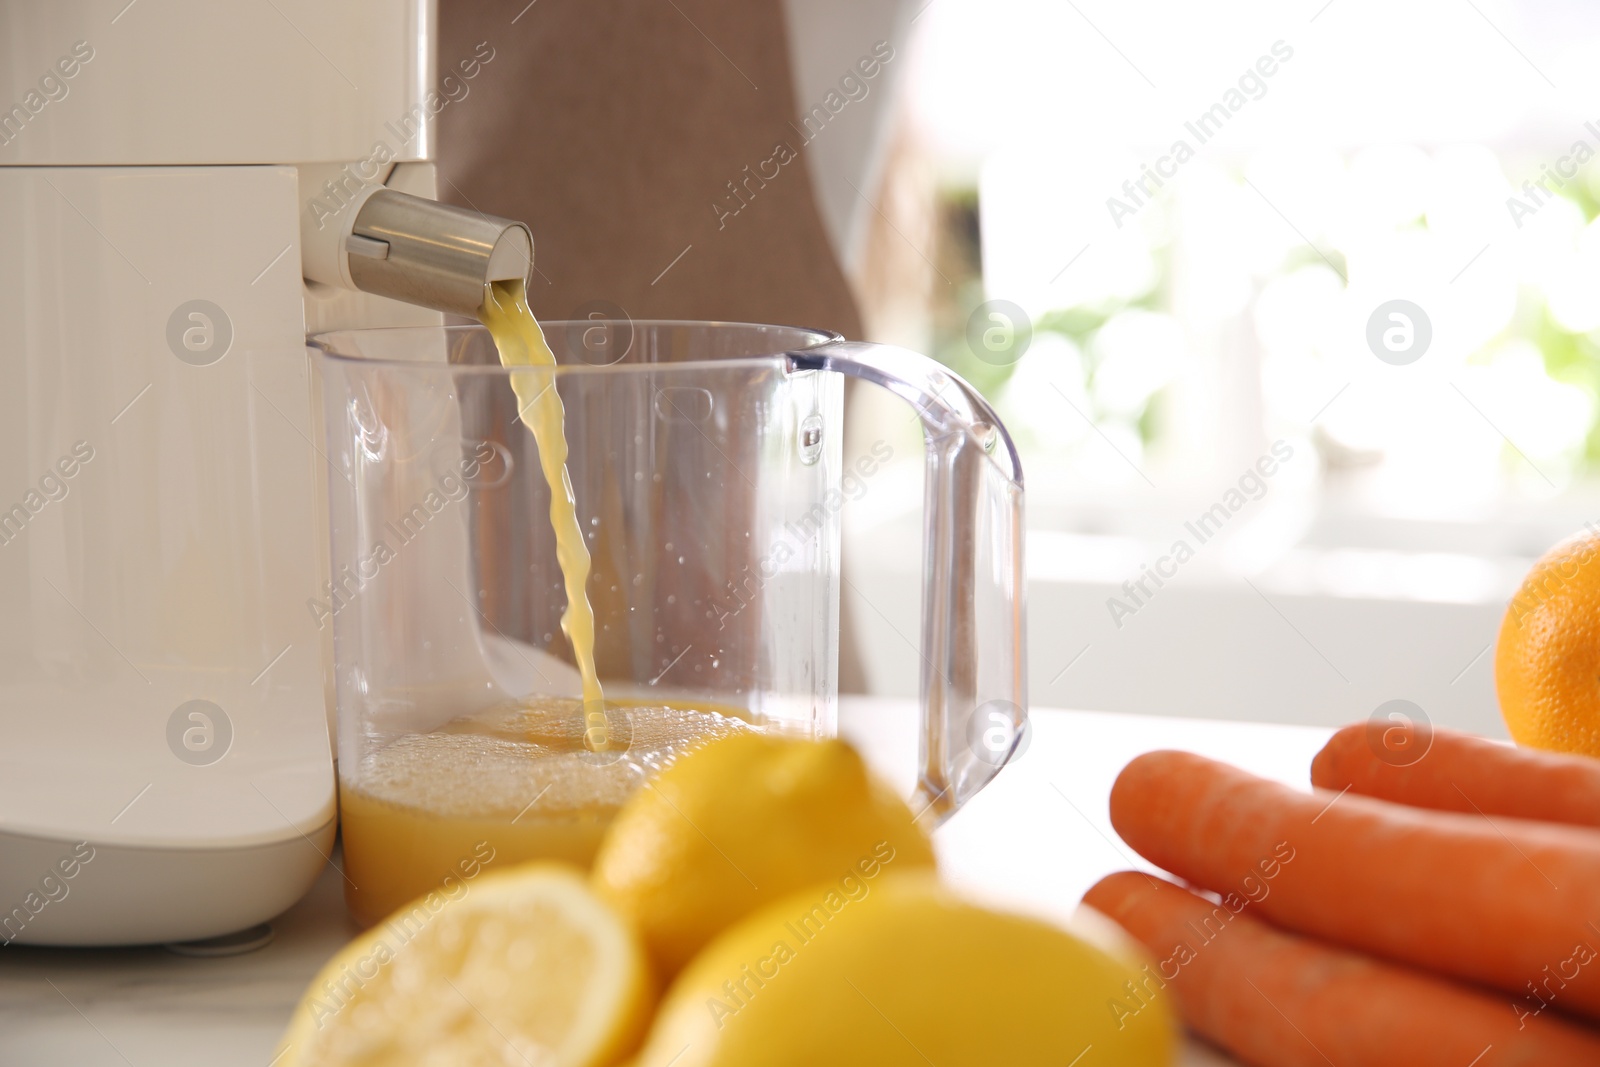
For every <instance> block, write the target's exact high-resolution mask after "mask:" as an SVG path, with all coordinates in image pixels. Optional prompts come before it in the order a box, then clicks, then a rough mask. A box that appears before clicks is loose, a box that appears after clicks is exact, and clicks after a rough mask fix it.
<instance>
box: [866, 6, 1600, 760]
mask: <svg viewBox="0 0 1600 1067" xmlns="http://www.w3.org/2000/svg"><path fill="white" fill-rule="evenodd" d="M1275 42H1282V44H1280V45H1279V50H1280V51H1282V50H1283V49H1284V47H1285V46H1287V48H1289V49H1292V51H1293V54H1292V58H1290V59H1288V60H1287V61H1281V60H1280V61H1276V70H1275V71H1274V73H1273V74H1272V75H1271V76H1270V77H1267V78H1263V79H1260V83H1259V84H1258V85H1255V86H1251V87H1249V88H1252V89H1254V91H1255V93H1256V94H1258V95H1259V98H1250V97H1249V96H1248V95H1247V97H1246V102H1245V103H1244V105H1243V107H1241V108H1239V110H1238V111H1237V113H1235V114H1232V116H1231V117H1230V118H1229V120H1228V121H1227V122H1226V124H1225V125H1224V127H1223V129H1222V130H1221V132H1220V133H1218V134H1217V135H1216V136H1215V137H1214V138H1212V139H1210V140H1209V141H1207V142H1206V143H1205V144H1203V145H1201V144H1199V142H1198V141H1197V139H1196V137H1195V136H1194V134H1193V133H1191V132H1190V131H1188V130H1187V129H1186V128H1185V122H1186V121H1193V120H1195V119H1196V118H1197V117H1198V116H1199V115H1200V114H1202V113H1204V112H1205V111H1206V110H1207V108H1209V107H1210V106H1211V105H1212V104H1215V103H1217V102H1219V101H1221V100H1222V99H1223V97H1224V94H1225V93H1226V92H1227V91H1228V90H1229V89H1231V88H1236V87H1237V86H1238V83H1239V79H1240V77H1241V76H1242V75H1244V74H1245V73H1246V72H1247V71H1249V70H1251V68H1253V67H1254V65H1255V64H1256V63H1257V61H1258V59H1259V58H1260V57H1262V56H1267V55H1270V54H1271V53H1272V49H1273V46H1274V44H1275ZM1597 46H1600V8H1597V7H1594V6H1586V5H1582V4H1579V3H1576V2H1542V3H1509V2H1491V0H1437V2H1435V0H1422V2H1416V3H1407V4H1393V3H1376V2H1368V0H1332V2H1325V0H1314V2H1312V3H1296V4H1287V5H1286V4H1282V3H1277V4H1269V3H1235V4H1223V5H1191V4H1182V3H1177V2H1169V0H1155V2H1147V3H1142V4H1137V5H1124V4H1116V3H1111V2H1109V0H1070V2H1069V0H1048V2H1043V0H933V2H932V3H929V4H927V6H926V7H925V8H923V9H922V10H921V13H920V14H918V15H917V16H916V20H915V22H914V23H913V26H912V36H911V40H910V44H909V46H908V49H907V56H906V57H905V62H906V68H905V75H904V82H903V84H902V87H901V88H902V91H903V95H902V97H901V102H900V107H901V113H900V115H899V118H898V120H897V124H896V133H895V135H894V138H893V141H894V148H893V149H891V151H890V157H889V162H888V164H887V167H886V169H885V173H884V176H883V180H882V183H881V188H880V189H879V192H878V195H877V207H878V208H879V209H881V210H880V217H881V219H882V221H883V224H884V225H883V226H882V227H880V230H881V231H882V232H880V233H876V234H874V235H873V237H872V238H870V239H869V241H868V250H867V254H866V261H867V262H866V266H865V267H864V268H863V275H864V278H863V282H862V286H861V288H862V289H863V291H864V292H865V294H866V297H865V303H866V310H867V315H868V320H869V328H870V329H871V330H872V332H873V333H874V334H875V335H876V336H878V337H880V339H892V340H897V341H900V342H901V343H905V344H908V345H910V346H913V347H920V348H922V349H923V350H924V351H930V352H933V353H935V354H936V355H938V356H939V357H940V358H941V359H943V360H945V361H946V362H947V363H949V364H950V365H952V366H953V367H955V368H957V369H958V370H960V371H961V372H962V373H963V374H965V375H967V376H968V377H969V378H970V379H971V380H972V381H973V382H974V383H975V384H977V385H979V387H980V388H982V389H983V390H984V391H985V392H986V394H988V395H989V396H990V397H991V399H993V400H994V402H995V403H996V404H997V406H998V407H999V409H1000V412H1001V414H1002V416H1003V417H1004V419H1005V420H1006V423H1007V425H1008V426H1009V427H1010V428H1011V430H1012V432H1013V433H1014V434H1015V436H1016V437H1017V438H1018V440H1019V443H1020V444H1021V447H1022V450H1023V457H1024V466H1025V469H1026V473H1027V479H1028V493H1029V511H1030V514H1029V519H1030V523H1029V526H1030V529H1029V537H1028V573H1029V596H1030V624H1031V640H1030V658H1031V663H1030V687H1031V690H1032V697H1033V702H1034V703H1036V704H1039V705H1056V706H1071V707H1089V708H1102V709H1110V710H1125V711H1138V712H1147V713H1156V714H1165V715H1207V716H1222V717H1228V718H1246V719H1263V720H1275V721H1288V722H1304V723H1322V724H1336V723H1341V722H1346V721H1350V720H1352V719H1356V718H1362V717H1365V716H1367V715H1369V714H1371V713H1373V711H1374V710H1375V709H1376V708H1378V707H1379V706H1380V705H1382V704H1384V703H1385V702H1387V701H1390V700H1394V699H1404V700H1409V701H1412V702H1414V703H1415V704H1416V705H1418V706H1419V707H1420V708H1421V709H1422V710H1423V713H1424V714H1426V715H1428V716H1429V717H1430V718H1432V719H1433V720H1434V721H1436V722H1440V723H1448V724H1452V725H1459V726H1463V727H1468V728H1472V729H1477V730H1483V731H1489V732H1503V728H1502V727H1501V726H1500V724H1499V716H1498V712H1497V709H1496V704H1495V700H1494V692H1493V677H1492V660H1493V649H1492V642H1493V640H1494V636H1495V633H1496V630H1497V627H1498V625H1499V621H1500V618H1501V616H1502V614H1503V612H1504V610H1505V605H1506V603H1507V600H1508V599H1509V597H1510V595H1511V594H1512V592H1514V590H1515V589H1516V586H1517V583H1518V582H1519V580H1520V578H1521V576H1522V574H1523V573H1524V572H1525V570H1526V568H1527V566H1528V565H1529V563H1530V562H1531V560H1532V558H1533V557H1535V556H1537V555H1539V554H1540V553H1541V552H1543V551H1544V549H1545V548H1547V547H1548V546H1549V545H1550V544H1552V543H1554V542H1555V541H1557V540H1559V539H1560V538H1561V537H1564V536H1566V535H1568V534H1570V533H1572V532H1575V531H1576V530H1578V529H1580V528H1581V527H1582V526H1583V524H1584V523H1585V522H1587V521H1589V520H1590V519H1597V520H1600V507H1597V502H1600V493H1597V481H1596V479H1597V477H1600V403H1597V399H1600V224H1596V223H1595V222H1594V219H1595V216H1596V214H1597V210H1600V165H1596V164H1595V163H1592V162H1588V160H1589V158H1590V156H1592V155H1594V154H1597V153H1600V67H1597V65H1596V64H1595V63H1594V62H1593V57H1594V56H1595V55H1596V54H1597ZM1263 89H1264V91H1263ZM1590 120H1594V121H1595V127H1594V128H1590V127H1589V126H1587V125H1586V123H1587V122H1589V121H1590ZM1179 138H1182V139H1184V140H1186V141H1187V142H1188V143H1189V145H1190V146H1191V147H1193V148H1195V149H1196V152H1195V155H1194V158H1192V159H1190V160H1188V161H1187V162H1185V163H1184V164H1183V165H1182V166H1181V167H1180V168H1179V169H1178V171H1177V174H1176V176H1175V177H1174V178H1171V179H1165V180H1164V184H1163V186H1162V187H1161V188H1160V189H1159V190H1157V191H1156V194H1155V196H1154V197H1152V198H1150V199H1148V200H1147V201H1146V202H1145V203H1143V204H1142V205H1141V206H1140V207H1139V208H1138V210H1137V211H1136V213H1134V214H1133V215H1132V216H1131V217H1128V218H1125V219H1123V220H1122V225H1121V226H1120V227H1119V226H1118V225H1117V224H1116V223H1115V222H1114V221H1113V219H1112V217H1111V214H1110V212H1109V211H1108V208H1107V198H1108V197H1112V196H1116V197H1119V198H1122V199H1124V200H1125V201H1126V200H1127V196H1126V194H1125V193H1124V192H1123V188H1122V186H1123V183H1124V182H1125V181H1128V180H1130V179H1137V178H1138V177H1139V175H1140V173H1141V166H1142V165H1146V164H1148V165H1154V164H1155V163H1156V161H1157V159H1158V158H1159V157H1161V156H1163V155H1167V154H1168V152H1169V150H1170V147H1171V145H1172V143H1173V142H1174V141H1175V140H1177V139H1179ZM1580 143H1581V145H1582V146H1583V147H1582V149H1581V150H1580V149H1578V145H1579V144H1580ZM1564 157H1565V158H1564ZM1561 171H1564V172H1565V175H1566V176H1565V177H1560V174H1559V172H1561ZM1550 174H1556V175H1557V176H1558V177H1560V181H1559V185H1558V181H1557V180H1556V179H1555V178H1549V179H1547V181H1548V185H1549V187H1550V188H1551V189H1552V190H1554V192H1553V193H1547V192H1545V191H1544V190H1542V189H1541V190H1538V192H1537V200H1535V199H1534V198H1531V197H1530V196H1529V195H1528V194H1527V193H1525V192H1523V189H1522V186H1523V183H1524V182H1525V181H1537V180H1538V179H1539V178H1540V177H1541V176H1544V175H1550ZM1141 196H1142V194H1141ZM1512 197H1518V198H1519V199H1520V200H1521V201H1522V203H1523V204H1524V205H1525V206H1526V207H1527V209H1528V210H1527V211H1526V213H1525V215H1524V216H1523V217H1522V218H1521V219H1520V223H1521V224H1520V225H1519V224H1518V221H1519V220H1518V219H1516V218H1514V217H1513V213H1512V211H1511V210H1510V208H1509V206H1508V200H1509V199H1510V198H1512ZM985 300H1005V301H1009V302H1011V303H1012V304H1015V305H1017V306H1018V307H1020V308H1021V309H1022V311H1023V312H1024V314H1025V321H1024V324H1023V325H1024V327H1026V326H1027V325H1030V324H1031V329H1032V338H1031V342H1030V343H1029V344H1028V346H1027V348H1026V351H1025V352H1024V353H1023V354H1022V355H1021V358H1020V359H1016V360H1012V359H1008V358H1004V356H1003V355H1002V358H1000V359H998V360H996V359H993V358H992V357H991V359H990V360H989V361H985V360H980V359H978V358H977V357H976V356H975V355H974V353H973V351H972V349H971V346H970V344H969V342H968V339H967V324H968V320H969V317H970V316H971V315H972V314H973V313H974V311H975V309H978V307H979V305H980V303H982V302H983V301H985ZM1391 300H1406V301H1409V302H1411V303H1412V304H1414V305H1415V306H1416V307H1417V308H1420V309H1421V313H1422V316H1423V317H1424V318H1425V320H1426V324H1427V328H1428V329H1429V331H1430V332H1431V341H1430V342H1429V345H1428V347H1427V349H1426V350H1425V351H1424V352H1423V354H1422V355H1421V357H1420V358H1417V359H1416V360H1415V361H1414V362H1410V363H1408V364H1405V365H1396V364H1393V363H1390V362H1385V361H1384V360H1382V359H1380V358H1378V357H1377V355H1375V353H1374V350H1373V349H1372V347H1370V346H1369V343H1368V336H1367V334H1368V322H1369V319H1370V318H1371V317H1372V315H1373V313H1374V312H1375V310H1376V309H1377V308H1378V307H1379V306H1380V305H1382V304H1385V303H1386V302H1388V301H1391ZM1413 325H1415V324H1413ZM997 364H998V365H997ZM866 411H867V413H866V414H860V413H858V414H857V415H855V416H853V419H854V422H853V426H852V432H853V437H854V439H855V440H856V441H858V442H860V441H864V440H870V439H871V438H870V437H869V436H868V435H879V436H881V435H883V434H885V433H888V434H890V435H891V436H893V435H896V434H898V436H895V437H894V439H895V440H896V442H897V443H896V451H897V454H899V455H902V456H908V457H909V456H915V455H916V454H917V450H918V445H917V443H916V440H915V437H914V435H913V434H914V432H913V431H911V430H909V429H906V430H899V429H896V428H895V424H896V423H898V422H900V421H902V420H898V419H895V418H892V417H890V415H889V414H888V413H887V412H886V411H884V410H882V409H877V408H867V409H866ZM885 427H888V429H885ZM1274 442H1282V445H1280V448H1281V449H1292V458H1291V459H1289V460H1288V461H1287V462H1285V463H1283V464H1282V466H1281V469H1279V470H1278V471H1277V472H1276V473H1275V474H1274V475H1273V476H1272V477H1271V478H1269V479H1265V483H1266V489H1265V491H1264V492H1262V493H1261V494H1260V496H1259V499H1252V500H1249V501H1248V502H1247V503H1246V504H1245V506H1244V507H1243V508H1241V509H1240V510H1239V511H1238V512H1237V513H1236V514H1234V515H1233V516H1232V517H1231V519H1230V520H1229V521H1228V523H1227V524H1226V526H1225V528H1224V531H1223V533H1222V534H1221V535H1219V536H1217V537H1215V538H1213V539H1211V540H1210V541H1208V542H1206V543H1205V544H1204V545H1203V546H1198V550H1197V553H1196V555H1195V558H1194V559H1193V560H1191V561H1189V562H1187V563H1185V564H1184V565H1183V566H1182V567H1181V568H1180V569H1179V572H1178V574H1177V577H1176V578H1174V579H1172V580H1170V581H1167V582H1166V583H1165V585H1164V586H1162V587H1161V588H1160V589H1159V590H1156V591H1155V595H1154V596H1151V597H1149V598H1147V599H1146V600H1145V602H1144V603H1142V604H1140V605H1138V611H1137V612H1136V613H1135V614H1133V615H1132V616H1127V617H1123V618H1122V619H1121V620H1120V622H1121V625H1120V626H1119V625H1117V622H1116V621H1115V620H1113V618H1112V614H1111V611H1110V610H1109V608H1108V605H1107V600H1108V598H1109V597H1112V596H1114V595H1115V596H1121V597H1123V599H1124V603H1129V604H1132V603H1134V602H1133V601H1131V600H1129V599H1128V598H1127V596H1126V594H1124V593H1122V592H1121V591H1120V588H1119V587H1121V585H1122V583H1123V582H1124V581H1128V580H1132V579H1137V578H1138V577H1139V576H1140V574H1141V571H1142V568H1143V567H1144V566H1146V565H1152V564H1154V563H1155V562H1156V561H1157V559H1158V558H1159V557H1161V556H1163V555H1165V554H1167V553H1168V552H1169V551H1170V549H1171V547H1172V545H1173V542H1174V541H1175V540H1177V539H1179V538H1184V539H1186V540H1188V541H1189V542H1190V544H1191V546H1195V545H1196V544H1197V543H1196V542H1195V540H1194V538H1193V537H1192V536H1189V535H1186V534H1185V531H1184V523H1185V521H1186V520H1191V519H1193V518H1194V517H1195V516H1197V515H1199V514H1200V513H1201V512H1204V511H1205V510H1206V509H1207V508H1209V507H1210V506H1211V505H1213V504H1215V503H1217V502H1218V501H1219V500H1221V499H1222V498H1223V494H1224V493H1225V491H1226V490H1227V489H1228V488H1229V487H1230V486H1233V485H1236V484H1237V483H1238V480H1239V478H1240V476H1241V475H1243V474H1244V473H1245V472H1246V471H1247V470H1249V469H1250V468H1251V467H1252V466H1253V465H1254V464H1255V463H1256V461H1257V460H1258V458H1259V457H1261V456H1262V455H1264V454H1266V453H1267V452H1268V451H1269V449H1270V448H1271V447H1272V445H1273V444H1274ZM919 500H920V470H918V469H916V465H915V464H909V463H908V464H907V465H906V466H905V468H904V469H901V470H898V471H896V472H894V476H893V477H886V478H884V479H881V480H879V481H876V482H875V483H874V484H873V486H872V488H871V491H870V493H869V494H868V497H867V498H866V499H864V500H863V501H861V502H860V504H858V505H857V506H855V507H854V508H853V509H852V511H851V512H850V514H849V522H848V526H847V532H848V535H849V538H850V542H849V546H848V549H847V553H846V560H847V569H848V573H849V576H850V578H851V582H852V584H853V585H855V586H856V587H857V588H858V589H859V590H860V597H861V598H864V599H865V600H867V601H868V603H866V604H857V605H856V606H855V607H854V608H853V622H854V624H855V626H856V627H857V628H858V630H859V632H860V633H861V634H862V635H863V636H862V639H861V641H860V643H859V647H861V648H863V649H866V650H869V652H868V654H867V656H866V660H867V662H866V663H865V673H866V678H867V688H868V689H869V690H871V691H874V692H885V693H899V694H909V693H912V692H914V690H915V677H916V668H917V664H918V660H917V655H916V651H915V649H914V648H913V647H912V644H911V641H909V640H907V638H908V637H910V638H914V637H915V635H916V634H917V633H918V629H917V624H916V615H915V612H916V592H915V590H916V588H917V587H916V581H917V577H918V574H917V570H916V561H915V560H908V559H905V558H903V557H904V553H903V551H902V552H899V553H896V552H894V551H892V550H890V548H889V547H888V546H894V545H899V546H901V548H902V549H903V546H904V544H905V543H906V542H905V541H904V540H902V537H906V538H909V537H915V536H916V532H915V531H916V525H917V523H918V521H919V519H918V516H917V505H918V503H919ZM886 532H893V533H895V535H896V536H894V537H886V536H883V534H885V533H886ZM847 596H850V594H848V593H847Z"/></svg>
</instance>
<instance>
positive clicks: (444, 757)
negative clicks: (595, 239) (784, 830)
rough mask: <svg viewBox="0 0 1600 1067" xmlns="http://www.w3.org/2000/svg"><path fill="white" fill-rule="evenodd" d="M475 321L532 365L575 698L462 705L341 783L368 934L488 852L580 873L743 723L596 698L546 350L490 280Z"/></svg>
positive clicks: (518, 301) (517, 302) (515, 385)
mask: <svg viewBox="0 0 1600 1067" xmlns="http://www.w3.org/2000/svg"><path fill="white" fill-rule="evenodd" d="M479 317H480V318H481V319H482V320H483V324H484V325H485V326H486V327H487V328H488V330H489V332H490V335H491V336H492V337H493V338H494V342H495V346H496V348H497V349H498V350H499V354H500V360H501V363H502V364H503V365H505V366H506V367H515V368H526V369H525V370H524V369H519V370H518V371H517V372H516V373H514V374H512V375H511V379H510V380H511V386H512V389H513V391H514V392H515V394H516V397H517V407H518V413H519V417H520V419H521V421H522V422H523V423H524V424H525V425H526V426H527V428H528V429H529V431H531V432H532V434H533V436H534V440H535V442H536V444H537V448H538V454H539V463H540V467H541V468H542V472H543V475H544V478H545V481H546V482H547V484H548V485H549V487H550V524H551V527H552V529H553V530H554V532H555V541H556V558H557V562H558V563H559V564H560V568H561V574H562V578H563V584H564V586H565V590H566V599H567V604H566V609H565V611H564V612H563V613H562V616H561V629H562V631H563V633H565V634H566V636H567V640H568V641H569V642H570V644H571V646H572V651H573V659H574V661H575V663H576V665H577V668H578V672H579V675H580V677H581V679H582V693H581V696H580V697H577V698H562V697H549V696H534V697H529V698H526V699H521V700H515V701H510V702H506V703H502V704H497V705H494V706H491V707H489V708H487V709H482V710H478V711H466V713H465V714H463V715H462V716H460V717H459V718H456V719H453V720H451V721H450V722H448V723H446V724H445V725H443V726H441V727H439V728H437V729H435V730H432V731H430V732H427V733H411V734H405V735H402V736H400V737H397V738H395V739H394V740H392V741H391V742H389V743H388V744H387V745H385V746H383V747H382V748H379V749H377V750H375V751H373V752H370V753H368V754H367V755H366V756H365V758H363V759H362V761H361V765H360V767H359V768H352V769H351V770H354V771H355V773H354V774H346V775H341V779H342V783H341V789H340V797H339V814H340V822H341V825H342V827H343V834H344V856H345V871H346V874H347V875H348V880H347V882H346V886H345V899H346V902H347V904H348V905H349V907H350V910H351V912H352V914H354V916H355V917H356V918H357V920H358V921H360V922H361V923H362V924H363V925H371V924H373V923H375V922H377V921H379V920H380V919H382V918H383V917H384V916H385V915H387V914H388V913H390V912H391V911H393V910H394V909H396V908H398V907H399V906H400V905H402V904H404V903H406V902H407V901H408V900H410V899H412V898H413V897H416V896H418V895H420V894H422V893H425V892H427V891H428V890H430V889H433V888H435V887H437V886H439V885H440V884H441V882H443V880H444V879H445V878H446V876H448V875H451V874H455V875H457V876H458V877H459V876H460V875H461V873H462V872H463V871H464V870H468V869H474V868H473V862H474V861H475V860H476V861H478V862H480V863H481V862H486V861H487V858H488V857H490V856H492V857H493V862H495V863H496V864H504V863H514V862H518V861H522V860H529V859H553V860H563V861H566V862H569V863H573V864H576V865H578V866H581V867H587V866H588V865H589V864H590V863H591V861H592V860H593V858H594V855H595V852H596V850H597V849H598V848H599V844H600V836H601V834H602V833H603V832H604V831H605V828H606V826H607V825H609V823H610V821H611V818H612V816H613V815H615V814H616V811H617V809H618V808H619V807H621V805H622V804H623V802H624V801H626V800H627V798H628V797H629V795H631V794H632V792H633V791H634V790H636V789H638V788H639V787H640V786H641V785H642V784H643V782H644V780H645V778H646V777H647V776H648V775H650V774H653V773H655V772H657V771H659V770H661V769H662V768H663V767H664V766H666V764H667V763H669V762H670V761H671V760H672V759H673V758H674V757H675V756H676V755H678V754H680V753H682V752H684V751H686V750H687V749H689V748H691V747H693V746H695V745H698V744H702V743H704V742H706V741H709V740H712V739H714V738H716V737H720V736H723V735H725V734H727V733H730V732H733V731H737V730H745V729H751V728H752V725H751V723H750V722H749V721H748V714H747V713H745V712H743V711H741V710H738V709H734V708H729V707H719V706H716V705H710V704H704V705H698V706H693V707H691V706H687V705H683V704H676V703H665V704H649V703H643V702H634V701H622V702H612V703H609V704H608V703H607V702H606V701H605V698H604V693H603V692H602V690H601V685H600V680H599V677H598V675H597V673H596V670H595V659H594V633H595V623H594V612H593V610H592V608H591V606H590V603H589V598H588V594H587V592H586V589H585V584H586V582H587V580H588V576H589V568H590V558H589V550H588V547H587V546H586V545H585V543H584V539H583V531H582V528H581V527H580V525H579V522H578V515H577V507H576V501H575V499H574V496H573V491H572V482H571V478H570V476H569V474H568V472H567V442H566V436H565V427H564V417H565V413H564V411H563V409H562V404H561V398H560V395H559V394H558V393H557V392H556V389H555V366H556V361H555V356H554V354H553V353H551V351H550V348H549V346H548V345H547V344H546V342H545V339H544V335H543V332H542V331H541V330H540V328H539V324H538V322H537V320H535V318H534V316H533V313H532V311H531V310H530V309H529V307H528V302H527V294H526V292H525V290H524V285H523V283H522V282H520V281H517V282H494V283H492V284H491V285H490V286H486V287H485V296H484V304H483V308H482V309H481V311H480V313H479ZM464 710H465V709H464ZM355 783H359V784H355Z"/></svg>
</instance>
